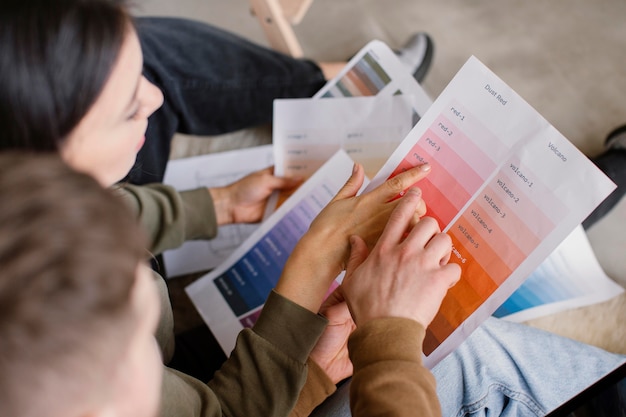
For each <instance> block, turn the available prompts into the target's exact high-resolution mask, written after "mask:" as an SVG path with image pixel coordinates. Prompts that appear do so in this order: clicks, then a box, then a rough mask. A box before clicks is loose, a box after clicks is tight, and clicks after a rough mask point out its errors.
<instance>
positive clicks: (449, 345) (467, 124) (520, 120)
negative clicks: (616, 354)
mask: <svg viewBox="0 0 626 417" xmlns="http://www.w3.org/2000/svg"><path fill="white" fill-rule="evenodd" d="M423 162H429V163H430V164H431V165H432V167H433V169H432V172H431V174H430V175H429V176H428V177H427V178H426V179H425V180H423V181H421V182H420V183H419V184H418V186H419V187H420V188H421V189H422V192H423V196H424V200H425V201H426V202H427V205H428V212H427V215H429V216H432V217H434V218H435V219H437V220H438V222H439V224H440V227H441V229H442V230H443V231H445V232H447V233H448V234H449V235H450V236H451V238H452V241H453V245H454V247H453V252H452V259H451V262H456V263H458V264H459V265H460V266H461V268H462V271H463V272H462V277H461V280H460V281H459V283H458V284H457V285H456V286H455V287H453V288H452V289H450V291H449V292H448V295H447V296H446V298H445V299H444V301H443V304H442V306H441V309H440V311H439V313H438V314H437V316H436V318H435V319H434V321H433V323H432V324H431V325H430V326H429V328H428V329H427V335H426V339H425V342H424V356H425V364H426V365H427V366H431V367H432V366H434V365H435V364H436V363H437V362H439V361H440V360H441V359H442V358H443V357H445V355H447V354H448V353H449V352H451V351H452V350H453V349H454V348H456V346H458V345H459V344H460V343H461V342H462V341H463V340H464V339H465V338H466V337H467V336H468V335H469V334H470V333H471V332H472V331H473V330H474V329H475V328H476V327H477V326H478V325H480V323H481V322H482V321H483V320H484V319H486V318H487V317H488V316H489V315H491V314H492V313H493V312H494V311H495V310H496V309H497V308H498V307H499V306H500V305H501V304H502V303H503V302H504V301H505V300H506V299H507V298H508V297H509V296H510V295H511V294H512V293H513V291H515V289H517V288H518V287H519V286H520V285H521V283H522V282H523V280H524V279H525V278H526V277H527V276H528V275H529V274H530V273H531V272H532V271H533V270H534V269H535V268H536V267H537V266H538V265H539V264H540V263H541V262H542V261H543V260H544V259H545V258H546V257H547V256H548V255H549V254H550V253H551V252H552V251H553V250H554V249H555V248H556V247H557V246H558V244H559V243H560V242H561V241H562V240H563V239H564V238H565V237H566V236H567V235H569V234H570V233H571V232H572V230H574V228H575V227H576V226H577V225H578V224H580V222H581V221H582V220H583V219H584V218H585V217H586V216H587V215H588V214H589V213H590V212H591V211H592V210H593V209H594V208H595V207H596V206H597V205H598V204H599V203H600V202H601V201H602V200H603V199H604V198H605V197H606V196H607V195H608V194H609V193H610V192H611V191H612V190H613V189H614V187H615V185H614V184H613V183H612V182H611V181H610V180H609V179H608V178H607V177H606V176H605V175H604V174H603V173H602V172H601V171H600V170H599V169H597V168H596V167H595V165H593V163H592V162H591V161H589V159H588V158H587V157H585V156H584V155H583V154H582V153H581V152H580V151H579V150H578V149H576V147H575V146H574V145H572V144H571V143H570V142H569V141H568V140H567V139H566V138H565V137H563V135H561V134H560V133H559V132H558V131H557V130H556V129H555V128H554V127H553V126H552V125H550V123H548V122H547V121H546V120H545V119H544V118H543V117H541V115H539V114H538V113H537V112H536V111H535V110H534V109H533V108H532V107H531V106H530V105H529V104H528V103H526V102H525V101H524V100H523V99H522V98H521V97H520V96H519V95H518V94H516V93H515V92H514V91H513V90H512V89H511V88H510V87H509V86H507V85H506V84H505V83H504V82H503V81H502V80H500V79H499V78H498V77H497V76H496V75H495V74H493V73H492V72H491V71H490V70H489V69H488V68H487V67H485V66H484V65H483V64H482V63H481V62H480V61H479V60H478V59H476V58H475V57H471V58H470V59H469V60H468V61H467V63H466V64H465V65H464V66H463V68H462V69H461V70H460V71H459V72H458V73H457V75H456V76H455V77H454V79H453V80H452V81H451V82H450V84H449V85H448V86H447V87H446V89H445V90H444V91H443V92H442V94H441V95H440V96H439V97H438V98H437V100H435V102H434V103H433V105H432V106H431V107H430V109H429V110H428V111H427V112H426V114H424V116H423V117H422V119H421V120H420V122H419V123H418V124H417V125H416V126H415V127H414V128H413V130H411V132H410V133H409V134H408V135H407V137H406V138H405V140H404V141H403V142H402V143H401V144H400V146H399V147H398V148H397V149H396V151H395V152H394V153H393V155H392V156H391V157H390V158H389V160H388V161H387V163H386V164H385V166H384V167H383V168H382V169H381V171H380V172H379V173H378V174H377V175H376V177H375V178H374V179H372V182H371V183H370V185H369V187H368V188H371V187H375V186H377V185H378V184H380V183H382V182H383V181H385V180H386V179H387V178H389V177H392V176H394V175H396V174H397V173H399V172H402V171H403V170H406V169H407V168H409V167H412V166H415V165H418V164H421V163H423Z"/></svg>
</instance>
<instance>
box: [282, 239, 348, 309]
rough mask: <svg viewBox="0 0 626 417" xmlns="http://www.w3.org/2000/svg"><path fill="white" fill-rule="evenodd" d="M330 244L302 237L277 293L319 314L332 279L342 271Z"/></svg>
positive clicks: (286, 264) (338, 259) (285, 267)
mask: <svg viewBox="0 0 626 417" xmlns="http://www.w3.org/2000/svg"><path fill="white" fill-rule="evenodd" d="M329 248H331V249H332V247H331V246H330V245H326V246H325V245H324V243H322V242H318V241H317V240H312V239H308V237H307V235H305V236H303V237H302V239H301V240H300V241H299V242H298V244H297V245H296V247H295V248H294V250H293V252H292V253H291V255H290V256H289V259H287V262H286V263H285V266H284V268H283V272H282V274H281V277H280V279H279V281H278V283H277V285H276V288H275V290H276V292H278V293H279V294H281V295H282V296H284V297H286V298H288V299H290V300H291V301H293V302H295V303H297V304H299V305H300V306H302V307H304V308H306V309H308V310H310V311H312V312H314V313H317V312H318V311H319V308H320V306H321V305H322V302H323V301H324V298H325V296H326V294H327V293H328V289H329V288H330V285H331V284H332V282H333V280H334V279H335V278H336V277H337V276H338V275H339V273H340V272H341V271H342V270H343V265H342V263H341V259H340V257H337V256H336V255H335V254H334V253H333V251H332V250H328V249H329Z"/></svg>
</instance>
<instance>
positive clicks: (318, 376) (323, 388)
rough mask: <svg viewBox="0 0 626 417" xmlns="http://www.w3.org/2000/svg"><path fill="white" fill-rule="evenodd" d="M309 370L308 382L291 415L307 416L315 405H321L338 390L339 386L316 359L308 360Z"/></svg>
mask: <svg viewBox="0 0 626 417" xmlns="http://www.w3.org/2000/svg"><path fill="white" fill-rule="evenodd" d="M307 365H308V372H307V376H306V382H305V384H304V387H302V391H300V396H299V397H298V402H297V403H296V406H295V407H294V409H293V411H292V412H291V414H290V415H289V417H306V416H308V415H310V414H311V412H313V410H314V409H315V407H317V406H318V405H320V404H321V403H322V402H324V400H325V399H326V398H328V397H330V396H331V395H332V394H333V393H334V392H335V391H336V390H337V386H336V385H335V384H333V381H331V380H330V378H329V377H328V375H326V372H324V371H323V370H322V368H320V367H319V365H318V364H317V363H315V361H314V360H312V359H311V358H309V359H308V360H307Z"/></svg>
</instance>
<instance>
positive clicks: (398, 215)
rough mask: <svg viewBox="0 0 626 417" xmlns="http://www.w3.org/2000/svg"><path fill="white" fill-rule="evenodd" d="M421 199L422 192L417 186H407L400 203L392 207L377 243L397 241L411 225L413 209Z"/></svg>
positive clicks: (393, 242) (394, 242)
mask: <svg viewBox="0 0 626 417" xmlns="http://www.w3.org/2000/svg"><path fill="white" fill-rule="evenodd" d="M421 200H422V192H421V190H420V189H419V188H409V189H408V190H407V192H406V194H405V195H404V196H403V197H402V199H401V200H400V203H398V205H397V206H396V207H395V208H394V209H393V211H392V212H391V216H389V221H388V222H387V226H385V230H383V233H382V234H381V235H380V239H379V241H378V242H379V243H381V244H384V243H386V242H387V241H391V244H396V243H399V242H400V241H401V240H402V239H403V237H404V235H405V233H406V231H407V228H408V227H409V226H410V225H411V222H412V220H413V216H414V215H415V209H416V208H417V206H418V205H419V203H420V201H421Z"/></svg>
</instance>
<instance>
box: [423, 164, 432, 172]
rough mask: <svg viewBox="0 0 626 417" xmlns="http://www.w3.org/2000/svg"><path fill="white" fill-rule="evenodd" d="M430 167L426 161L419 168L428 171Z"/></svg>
mask: <svg viewBox="0 0 626 417" xmlns="http://www.w3.org/2000/svg"><path fill="white" fill-rule="evenodd" d="M431 168H432V167H431V166H430V164H429V163H428V162H426V163H425V164H423V165H421V166H420V169H421V170H422V171H424V172H428V171H430V169H431Z"/></svg>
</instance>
